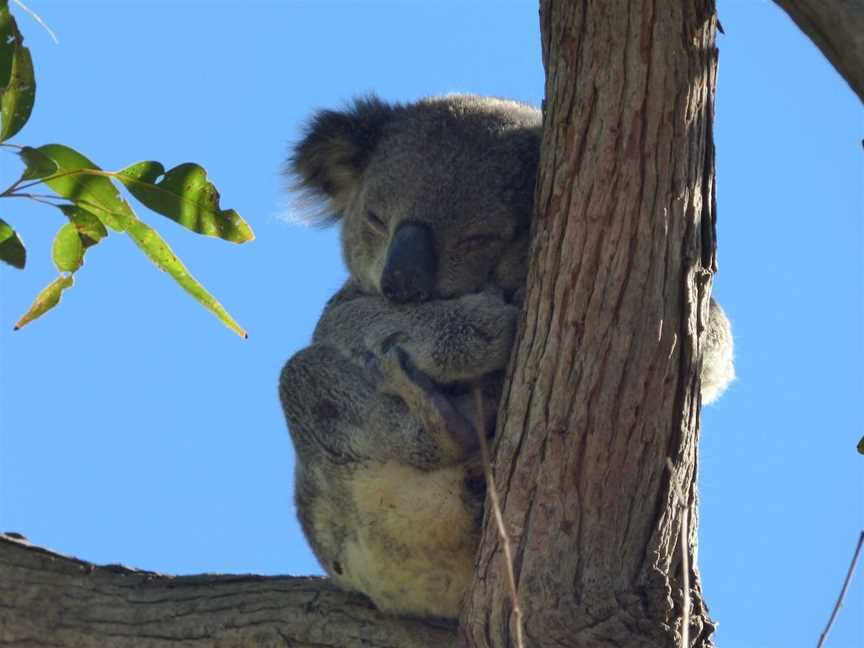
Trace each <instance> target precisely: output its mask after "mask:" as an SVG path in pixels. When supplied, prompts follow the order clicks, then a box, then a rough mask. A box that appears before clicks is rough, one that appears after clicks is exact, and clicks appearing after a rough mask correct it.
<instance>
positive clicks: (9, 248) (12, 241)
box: [0, 218, 27, 270]
mask: <svg viewBox="0 0 864 648" xmlns="http://www.w3.org/2000/svg"><path fill="white" fill-rule="evenodd" d="M0 261H5V262H6V263H8V264H9V265H11V266H12V267H15V268H18V269H19V270H21V269H23V268H24V265H25V264H26V263H27V250H26V249H25V248H24V243H23V242H22V241H21V238H20V237H19V236H18V232H16V231H15V230H14V229H13V228H12V226H11V225H10V224H9V223H7V222H6V221H4V220H3V219H2V218H0Z"/></svg>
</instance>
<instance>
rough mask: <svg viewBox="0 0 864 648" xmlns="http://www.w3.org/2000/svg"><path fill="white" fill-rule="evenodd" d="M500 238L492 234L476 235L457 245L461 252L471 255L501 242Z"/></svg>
mask: <svg viewBox="0 0 864 648" xmlns="http://www.w3.org/2000/svg"><path fill="white" fill-rule="evenodd" d="M500 241H501V239H500V238H499V237H498V236H494V235H492V234H474V235H472V236H466V237H465V238H463V239H460V240H459V242H458V243H457V244H456V245H457V246H458V248H459V251H460V252H465V253H470V252H477V251H479V250H482V249H483V248H484V247H486V246H489V245H494V244H495V243H498V242H500Z"/></svg>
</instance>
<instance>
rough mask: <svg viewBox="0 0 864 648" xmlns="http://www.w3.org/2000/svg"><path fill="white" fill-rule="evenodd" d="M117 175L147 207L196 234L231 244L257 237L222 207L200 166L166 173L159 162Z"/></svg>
mask: <svg viewBox="0 0 864 648" xmlns="http://www.w3.org/2000/svg"><path fill="white" fill-rule="evenodd" d="M114 176H115V177H116V178H117V179H118V180H120V182H122V183H123V184H124V185H125V186H126V188H127V189H128V190H129V193H131V194H132V195H133V196H135V198H137V199H138V200H140V201H141V202H142V203H143V204H144V205H146V206H147V207H149V208H150V209H152V210H153V211H155V212H156V213H158V214H162V215H163V216H167V217H168V218H170V219H171V220H173V221H175V222H177V223H179V224H180V225H182V226H183V227H186V228H187V229H190V230H192V231H193V232H197V233H199V234H203V235H205V236H215V237H217V238H221V239H224V240H226V241H231V242H232V243H245V242H246V241H251V240H252V239H254V238H255V235H254V234H253V233H252V228H251V227H249V225H248V223H246V221H244V220H243V219H242V218H241V217H240V214H238V213H237V212H236V211H234V210H233V209H222V208H221V207H220V205H219V192H218V191H216V187H215V186H214V185H213V183H212V182H210V181H209V180H208V179H207V172H206V171H205V170H204V168H203V167H201V166H199V165H197V164H193V163H191V162H187V163H185V164H180V165H178V166H176V167H174V168H173V169H169V170H168V171H165V167H163V166H162V164H160V163H159V162H152V161H148V162H138V163H137V164H133V165H132V166H130V167H127V168H125V169H123V170H122V171H118V172H116V173H115V174H114ZM160 177H161V180H160Z"/></svg>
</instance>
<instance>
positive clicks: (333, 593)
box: [0, 535, 455, 648]
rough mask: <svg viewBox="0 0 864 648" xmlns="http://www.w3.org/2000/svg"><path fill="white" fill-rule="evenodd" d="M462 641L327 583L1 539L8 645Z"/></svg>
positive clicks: (311, 647)
mask: <svg viewBox="0 0 864 648" xmlns="http://www.w3.org/2000/svg"><path fill="white" fill-rule="evenodd" d="M454 637H455V631H454V629H453V628H452V627H448V626H446V625H442V624H438V625H436V624H434V623H424V622H421V621H411V620H408V619H400V618H398V617H392V616H388V615H385V614H381V613H380V612H378V611H376V610H375V609H374V608H373V607H372V605H371V603H369V601H368V600H367V599H366V598H365V597H363V596H359V595H355V594H349V593H347V592H343V591H341V590H339V589H336V588H335V587H334V586H333V585H330V583H329V582H328V581H327V579H324V578H292V577H289V576H278V577H273V576H269V577H265V576H252V575H239V576H227V575H225V576H223V575H216V574H202V575H200V576H179V577H173V576H163V575H161V574H154V573H153V572H144V571H137V570H132V569H128V568H126V567H122V566H120V565H109V566H104V567H97V566H95V565H91V564H90V563H86V562H83V561H81V560H75V559H74V558H67V557H65V556H60V555H58V554H56V553H52V552H50V551H46V550H45V549H41V548H39V547H33V546H31V545H29V544H28V543H27V542H26V541H23V540H21V539H18V538H14V537H12V536H9V535H0V646H14V647H15V648H45V647H47V646H51V647H52V648H72V647H75V648H78V647H85V646H86V648H157V647H162V646H171V647H172V648H178V647H180V646H188V647H196V648H277V647H278V648H285V646H292V647H296V648H352V647H353V646H358V647H359V646H364V647H373V646H377V647H380V648H429V647H430V646H450V645H453V642H454Z"/></svg>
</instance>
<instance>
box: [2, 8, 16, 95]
mask: <svg viewBox="0 0 864 648" xmlns="http://www.w3.org/2000/svg"><path fill="white" fill-rule="evenodd" d="M18 36H19V33H18V26H17V25H16V24H15V19H14V18H13V17H12V14H11V13H10V12H9V3H8V2H7V0H0V88H5V87H6V86H7V85H9V77H10V76H11V74H12V59H13V58H15V48H16V47H17V40H18Z"/></svg>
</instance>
